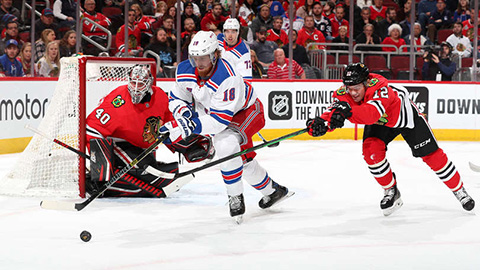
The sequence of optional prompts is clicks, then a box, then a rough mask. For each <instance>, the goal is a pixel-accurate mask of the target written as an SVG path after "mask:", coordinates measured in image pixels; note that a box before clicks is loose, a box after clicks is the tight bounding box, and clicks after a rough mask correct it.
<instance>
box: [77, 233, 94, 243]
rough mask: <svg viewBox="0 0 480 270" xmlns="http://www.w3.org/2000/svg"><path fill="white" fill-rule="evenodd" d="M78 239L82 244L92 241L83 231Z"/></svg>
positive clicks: (90, 236)
mask: <svg viewBox="0 0 480 270" xmlns="http://www.w3.org/2000/svg"><path fill="white" fill-rule="evenodd" d="M80 239H82V241H83V242H88V241H90V239H92V235H91V234H90V233H89V232H88V231H83V232H81V233H80Z"/></svg>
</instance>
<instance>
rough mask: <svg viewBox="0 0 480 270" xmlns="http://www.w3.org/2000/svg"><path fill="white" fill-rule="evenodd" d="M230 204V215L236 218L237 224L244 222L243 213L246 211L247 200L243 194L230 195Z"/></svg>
mask: <svg viewBox="0 0 480 270" xmlns="http://www.w3.org/2000/svg"><path fill="white" fill-rule="evenodd" d="M228 205H229V206H230V216H232V217H233V219H235V222H236V223H237V224H240V223H242V221H243V217H242V215H243V214H244V213H245V202H244V200H243V194H240V195H237V196H228Z"/></svg>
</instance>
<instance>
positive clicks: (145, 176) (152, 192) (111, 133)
mask: <svg viewBox="0 0 480 270" xmlns="http://www.w3.org/2000/svg"><path fill="white" fill-rule="evenodd" d="M152 82H153V77H152V75H151V73H150V70H149V69H148V68H147V67H145V66H142V65H137V66H135V67H134V68H133V69H132V71H131V73H130V76H129V83H128V84H127V85H122V86H119V87H118V88H116V89H114V90H113V91H112V92H111V93H110V94H108V95H107V96H106V97H104V98H103V100H102V101H101V102H100V105H99V106H98V107H97V108H95V109H94V110H93V111H92V112H91V113H90V115H89V116H88V117H87V128H86V129H87V147H88V149H89V151H90V153H91V154H90V156H91V162H90V174H89V177H87V181H86V188H87V192H89V193H92V192H93V191H95V190H97V189H98V188H99V187H100V186H101V185H103V183H105V181H108V180H110V179H111V177H112V176H113V175H115V174H116V173H117V172H119V171H120V170H121V169H122V168H123V167H125V165H127V164H129V163H130V162H132V160H133V159H135V158H136V157H137V156H138V155H139V154H140V153H142V152H143V150H144V149H145V148H148V147H149V146H151V145H152V144H153V143H154V142H155V140H156V137H157V136H158V134H156V133H155V131H156V130H157V129H158V127H160V126H162V125H163V124H164V123H166V122H169V121H171V120H173V116H172V113H171V112H170V111H169V109H168V96H167V94H166V93H165V92H164V91H163V90H162V89H160V88H159V87H157V86H154V85H152ZM210 145H211V144H210V140H209V139H208V138H205V137H192V138H189V139H188V140H187V141H185V140H184V141H181V142H180V143H179V144H176V145H173V146H172V145H169V148H170V149H172V150H174V151H179V152H182V153H183V154H184V156H185V158H186V159H187V160H193V161H200V160H203V159H204V158H207V156H208V155H207V152H206V151H204V149H208V150H210ZM208 157H210V156H208ZM177 172H178V163H177V162H173V163H169V164H165V163H161V162H157V160H156V158H155V155H154V154H153V153H151V154H150V155H148V156H147V157H146V158H145V159H143V160H142V161H141V162H139V163H138V164H137V165H135V166H134V167H133V168H132V169H131V170H129V171H128V173H127V174H125V175H124V176H123V177H121V178H120V179H119V180H118V181H117V182H115V184H113V185H112V186H111V187H110V188H109V189H108V190H107V191H106V192H105V193H104V194H103V195H104V196H106V197H125V196H127V197H165V194H164V193H163V192H162V190H161V188H163V187H165V186H167V185H169V184H170V183H171V182H172V181H173V177H174V176H175V173H177Z"/></svg>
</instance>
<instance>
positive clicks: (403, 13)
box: [397, 0, 416, 34]
mask: <svg viewBox="0 0 480 270" xmlns="http://www.w3.org/2000/svg"><path fill="white" fill-rule="evenodd" d="M410 10H412V0H407V1H406V2H405V3H404V5H403V7H400V9H399V10H397V21H399V22H401V21H403V20H405V18H406V17H407V16H408V17H410ZM407 14H408V15H407ZM415 19H416V16H415ZM404 34H405V33H404Z"/></svg>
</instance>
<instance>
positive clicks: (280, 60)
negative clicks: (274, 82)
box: [267, 49, 306, 79]
mask: <svg viewBox="0 0 480 270" xmlns="http://www.w3.org/2000/svg"><path fill="white" fill-rule="evenodd" d="M273 55H274V57H275V61H273V62H272V63H271V64H270V66H269V67H268V71H267V74H268V78H269V79H288V73H289V62H290V60H289V59H288V58H286V57H285V53H284V52H283V50H282V49H276V50H275V51H274V53H273ZM292 72H293V74H292V75H295V77H297V78H299V79H306V76H305V71H304V70H303V68H302V67H301V66H300V65H299V64H298V63H297V62H296V61H295V60H293V63H292ZM292 79H294V77H293V76H292Z"/></svg>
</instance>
